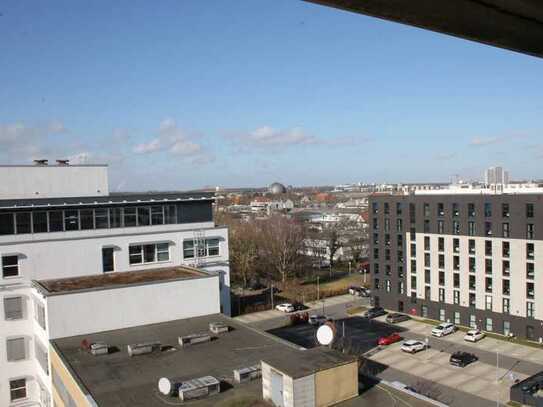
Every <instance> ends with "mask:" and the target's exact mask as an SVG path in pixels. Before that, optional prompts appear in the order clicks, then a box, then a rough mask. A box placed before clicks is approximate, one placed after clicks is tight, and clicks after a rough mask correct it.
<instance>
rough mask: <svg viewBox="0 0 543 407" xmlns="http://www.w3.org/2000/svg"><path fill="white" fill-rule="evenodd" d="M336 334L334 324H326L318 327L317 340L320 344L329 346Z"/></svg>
mask: <svg viewBox="0 0 543 407" xmlns="http://www.w3.org/2000/svg"><path fill="white" fill-rule="evenodd" d="M335 336H336V330H335V329H334V327H333V326H331V325H329V324H324V325H321V326H320V327H319V329H317V342H319V344H321V345H324V346H328V345H330V344H331V343H332V342H334V337H335Z"/></svg>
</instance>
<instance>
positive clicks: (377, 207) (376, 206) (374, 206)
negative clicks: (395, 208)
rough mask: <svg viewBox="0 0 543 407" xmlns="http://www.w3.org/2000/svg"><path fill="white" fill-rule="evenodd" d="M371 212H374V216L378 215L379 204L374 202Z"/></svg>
mask: <svg viewBox="0 0 543 407" xmlns="http://www.w3.org/2000/svg"><path fill="white" fill-rule="evenodd" d="M371 210H372V212H373V214H375V215H377V214H378V213H379V203H377V202H372V203H371Z"/></svg>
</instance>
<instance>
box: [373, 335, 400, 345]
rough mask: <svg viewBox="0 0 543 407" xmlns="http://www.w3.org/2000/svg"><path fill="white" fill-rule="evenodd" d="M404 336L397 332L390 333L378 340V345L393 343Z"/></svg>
mask: <svg viewBox="0 0 543 407" xmlns="http://www.w3.org/2000/svg"><path fill="white" fill-rule="evenodd" d="M401 340H402V337H401V336H400V335H398V334H397V333H393V334H390V335H388V336H382V337H380V338H379V339H378V340H377V344H378V345H384V346H386V345H392V344H393V343H396V342H400V341H401Z"/></svg>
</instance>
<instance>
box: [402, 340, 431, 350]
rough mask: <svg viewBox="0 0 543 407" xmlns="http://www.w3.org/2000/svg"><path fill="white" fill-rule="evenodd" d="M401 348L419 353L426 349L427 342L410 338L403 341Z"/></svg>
mask: <svg viewBox="0 0 543 407" xmlns="http://www.w3.org/2000/svg"><path fill="white" fill-rule="evenodd" d="M400 349H401V350H403V351H404V352H407V353H417V352H420V351H421V350H424V349H426V344H425V343H424V342H421V341H416V340H414V339H410V340H408V341H405V342H404V343H402V346H401V348H400Z"/></svg>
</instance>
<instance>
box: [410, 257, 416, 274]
mask: <svg viewBox="0 0 543 407" xmlns="http://www.w3.org/2000/svg"><path fill="white" fill-rule="evenodd" d="M416 272H417V261H416V260H411V273H416Z"/></svg>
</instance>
